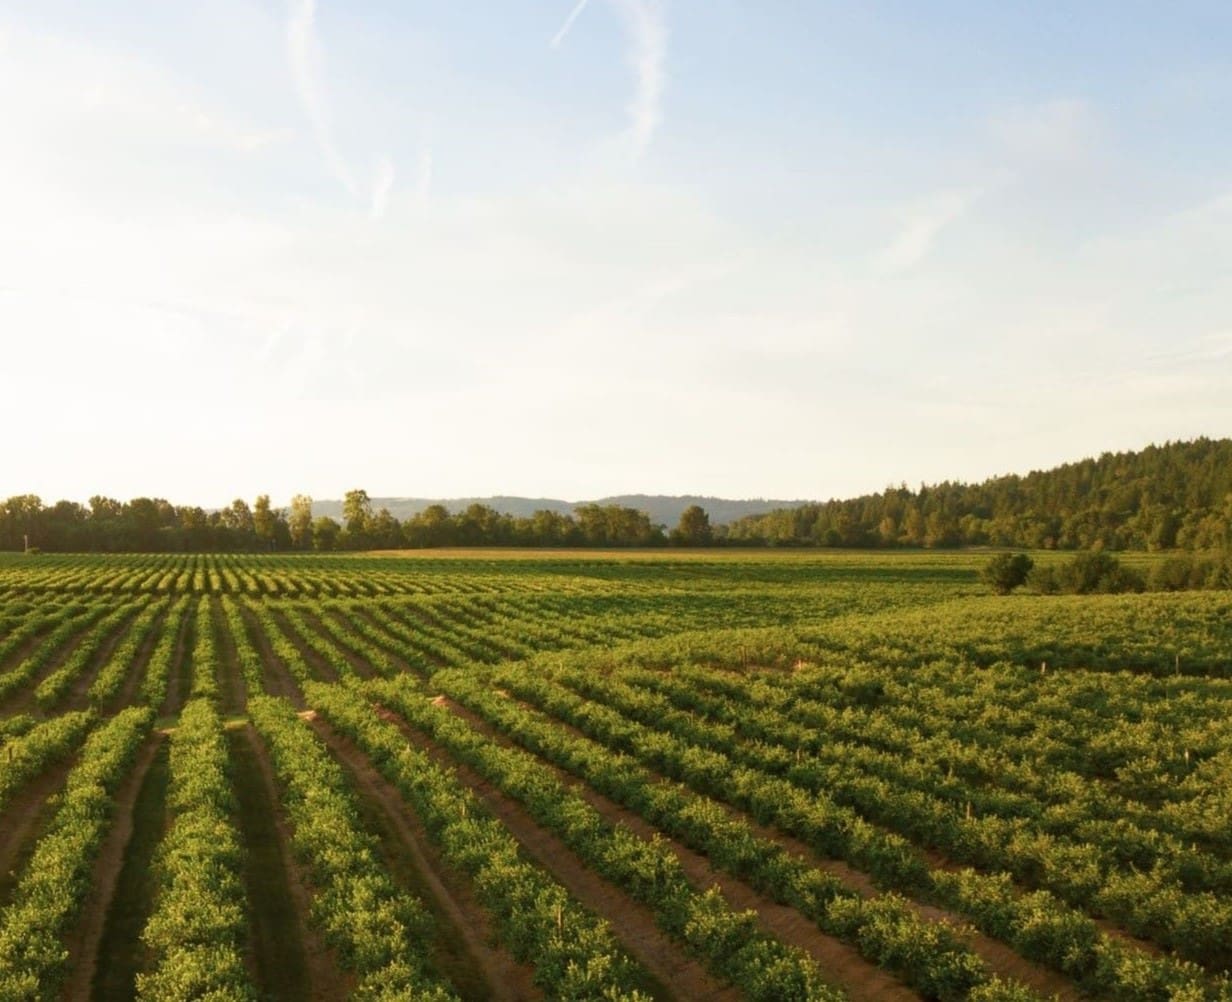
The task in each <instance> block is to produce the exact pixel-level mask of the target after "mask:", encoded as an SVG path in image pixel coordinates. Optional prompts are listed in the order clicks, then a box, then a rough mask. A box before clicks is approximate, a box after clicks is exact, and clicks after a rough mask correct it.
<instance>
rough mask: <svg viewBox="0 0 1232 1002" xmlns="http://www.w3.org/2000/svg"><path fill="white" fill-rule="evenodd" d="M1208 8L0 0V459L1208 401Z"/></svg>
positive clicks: (448, 467)
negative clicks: (0, 439)
mask: <svg viewBox="0 0 1232 1002" xmlns="http://www.w3.org/2000/svg"><path fill="white" fill-rule="evenodd" d="M1229 39H1232V5H1229V4H1227V3H1226V2H1222V0H1220V2H1209V3H1198V2H1184V0H1179V2H1177V3H1172V4H1166V5H1164V4H1158V3H1147V2H1137V0H1122V2H1116V3H1112V2H1096V0H1090V2H1084V3H1080V4H1075V3H1072V2H1069V0H1066V2H1055V3H1054V2H1031V3H1027V2H1009V3H994V4H989V3H986V2H949V0H933V2H929V3H924V4H921V3H918V2H908V0H898V2H879V0H870V2H867V3H858V4H857V3H850V2H847V3H834V2H827V0H809V2H805V0H791V2H788V0H756V2H754V0H743V2H737V0H581V2H577V0H560V2H558V0H529V2H524V3H517V4H512V3H508V2H494V0H468V2H465V3H462V2H444V0H433V2H415V3H405V2H394V0H346V2H345V3H344V2H342V0H206V2H194V0H182V2H176V3H173V4H168V3H165V2H158V0H143V2H133V0H114V2H108V3H105V4H104V3H100V2H98V0H90V2H83V0H39V2H37V3H36V2H21V3H15V2H12V0H0V374H2V375H3V384H2V389H0V421H3V424H4V427H5V428H6V429H7V433H6V434H5V436H4V453H3V460H2V461H0V496H8V495H11V494H17V493H27V492H32V493H37V494H40V495H41V496H42V497H43V498H44V500H46V501H49V502H50V501H52V500H55V499H58V498H71V499H74V500H80V501H84V500H85V499H86V498H88V497H89V496H91V495H93V494H106V495H110V496H113V497H118V498H122V499H127V498H129V497H134V496H138V495H148V496H158V497H165V498H168V499H170V500H172V501H174V502H176V503H184V504H202V505H222V504H225V503H227V502H228V501H229V500H230V499H231V498H233V497H237V496H240V497H245V498H249V499H251V498H252V497H255V496H256V495H257V494H258V493H268V494H270V495H271V496H272V497H273V499H274V501H275V503H276V504H278V503H285V502H286V500H287V499H289V497H290V496H291V495H292V494H293V493H297V492H304V493H308V494H311V495H313V496H315V497H317V498H331V497H340V496H341V495H342V494H343V493H344V492H345V491H346V490H348V489H351V488H354V487H362V488H364V489H366V490H367V491H368V492H369V494H371V495H372V496H374V497H375V496H431V497H450V496H484V495H492V494H517V495H529V496H551V497H560V498H567V499H571V500H580V499H585V498H593V497H600V496H604V495H611V494H618V493H632V492H641V493H662V494H683V493H690V494H715V495H723V496H728V497H777V498H817V499H824V498H829V497H843V496H850V495H854V494H859V493H864V492H867V491H875V490H879V489H882V488H883V487H885V486H887V485H889V484H898V483H900V482H907V483H910V484H916V483H918V482H921V481H928V482H936V481H941V480H966V481H971V480H980V479H983V478H985V477H988V476H992V475H997V474H1001V473H1007V472H1026V471H1027V470H1029V469H1035V468H1045V467H1049V466H1052V465H1056V464H1058V463H1061V462H1064V461H1067V460H1074V459H1078V458H1082V457H1083V456H1087V455H1096V454H1098V453H1100V452H1103V451H1106V450H1120V449H1132V448H1139V447H1142V446H1144V445H1146V444H1148V443H1150V442H1163V441H1165V440H1176V439H1184V438H1192V437H1195V436H1199V435H1208V436H1211V437H1223V436H1227V435H1232V131H1229V129H1228V128H1227V124H1228V122H1229V121H1232V60H1230V59H1229V58H1228V42H1229Z"/></svg>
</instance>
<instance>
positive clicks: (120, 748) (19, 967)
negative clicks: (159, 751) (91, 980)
mask: <svg viewBox="0 0 1232 1002" xmlns="http://www.w3.org/2000/svg"><path fill="white" fill-rule="evenodd" d="M152 722H153V714H152V713H151V712H150V711H149V710H148V709H146V708H144V707H130V708H128V709H126V710H122V711H121V712H120V713H118V714H117V715H116V716H114V717H112V718H111V720H109V721H107V723H105V724H103V725H102V726H101V727H99V728H98V729H97V730H95V731H94V732H93V733H92V734H91V735H90V737H89V738H88V739H87V740H86V743H85V746H84V748H83V749H82V753H81V760H80V762H78V764H77V765H76V766H75V767H74V768H73V770H72V772H70V773H69V777H68V783H67V786H66V788H65V791H64V794H63V796H62V797H61V799H60V803H59V807H58V808H57V810H56V814H55V817H54V818H53V819H52V821H51V824H50V827H49V828H48V830H47V832H46V833H45V834H44V835H43V836H42V838H40V839H39V841H38V844H37V845H36V846H35V849H34V854H33V856H32V857H31V858H30V861H29V863H28V864H27V865H26V867H25V869H24V870H23V872H22V874H21V877H20V879H19V882H18V884H17V888H16V890H15V892H14V895H13V900H12V902H11V903H10V904H9V906H8V907H7V908H5V909H4V911H3V912H0V1000H4V1002H17V1000H23V1002H26V1000H30V999H47V1000H50V999H55V998H57V997H58V994H59V987H60V981H61V979H62V978H63V976H64V973H65V968H66V965H67V961H68V950H67V949H66V948H65V946H64V943H63V942H62V941H61V934H62V933H63V932H64V930H65V929H67V928H68V926H69V924H70V923H71V921H72V920H73V918H74V916H75V915H76V914H77V912H78V910H79V908H80V906H81V903H82V901H83V900H84V899H85V896H86V894H87V893H88V891H89V889H90V885H91V874H92V870H93V865H94V860H95V856H96V854H97V852H98V849H99V846H100V845H101V844H102V841H103V837H104V836H105V834H106V832H107V829H108V827H109V826H110V820H111V813H112V810H113V802H112V797H113V794H114V793H115V790H116V787H118V786H119V784H120V782H121V781H122V780H123V778H124V776H125V775H126V774H127V772H128V769H129V766H130V765H131V764H132V761H133V757H134V756H135V755H136V753H137V749H138V748H139V747H140V746H141V745H142V743H143V742H144V741H145V740H146V738H147V736H148V735H149V732H150V725H151V723H152Z"/></svg>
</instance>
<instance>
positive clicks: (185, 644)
mask: <svg viewBox="0 0 1232 1002" xmlns="http://www.w3.org/2000/svg"><path fill="white" fill-rule="evenodd" d="M1040 559H1042V560H1045V561H1046V560H1047V559H1048V558H1047V557H1046V556H1043V557H1040ZM1136 559H1137V560H1138V561H1139V562H1142V563H1144V564H1145V563H1149V561H1150V560H1151V559H1153V558H1152V557H1150V556H1147V555H1143V556H1141V557H1138V558H1136ZM984 560H986V555H981V554H978V553H969V552H953V553H938V552H909V553H901V552H890V551H887V552H880V553H860V552H828V553H818V552H776V551H741V552H731V553H717V552H714V551H691V552H671V553H669V552H666V551H660V552H654V553H648V552H627V553H606V552H596V551H578V552H572V551H558V552H551V551H535V552H533V553H530V552H517V551H512V552H500V551H479V550H470V551H447V552H442V551H434V552H428V553H425V554H423V555H417V556H406V555H401V554H397V553H390V554H383V555H341V554H338V555H335V554H327V555H302V556H301V555H295V556H280V555H269V556H227V555H221V556H220V555H209V556H204V555H141V556H108V557H103V556H74V555H56V556H50V555H44V556H25V555H17V554H13V555H8V554H6V555H3V556H0V999H4V1000H7V999H26V998H49V999H51V998H74V999H78V998H90V997H94V998H108V999H112V998H141V999H189V998H200V997H204V996H207V995H208V996H209V997H211V998H215V999H258V998H273V999H303V998H343V997H355V998H361V999H402V998H425V999H434V1000H435V999H440V1000H444V999H484V998H498V999H522V998H562V997H563V998H576V999H582V998H595V999H599V998H609V999H613V998H630V999H632V998H646V999H650V998H665V999H673V998H674V999H690V1000H691V999H703V998H706V999H709V998H714V999H737V998H751V999H764V1000H792V999H823V1000H828V999H842V998H850V999H858V1000H871V999H904V1000H907V999H921V998H922V999H946V1000H949V999H974V1000H986V1002H987V1000H1026V999H1034V998H1051V997H1059V998H1062V999H1082V998H1093V999H1094V998H1100V999H1102V998H1109V999H1126V1000H1130V999H1152V1000H1153V999H1160V1000H1163V999H1177V1000H1186V1002H1198V1000H1224V1002H1228V1000H1232V983H1230V982H1229V976H1228V971H1229V969H1230V968H1232V822H1230V821H1229V819H1230V818H1232V713H1229V709H1230V707H1232V593H1229V592H1227V591H1213V592H1183V593H1172V594H1158V593H1157V594H1151V593H1148V594H1133V595H1100V596H1074V595H1049V596H1045V595H1034V594H1016V595H1011V596H1005V597H1001V596H995V595H992V594H990V593H989V590H988V589H987V588H986V587H985V586H983V585H981V584H980V583H979V581H978V570H979V568H980V566H981V565H982V563H983V562H984Z"/></svg>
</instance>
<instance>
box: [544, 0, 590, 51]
mask: <svg viewBox="0 0 1232 1002" xmlns="http://www.w3.org/2000/svg"><path fill="white" fill-rule="evenodd" d="M588 3H590V0H578V2H577V3H576V4H575V5H574V7H573V10H571V11H569V16H568V17H567V18H565V23H564V24H562V25H561V26H560V31H558V32H557V33H556V34H555V35H553V36H552V41H551V43H550V44H551V46H552V48H553V49H558V48H560V43H561V42H563V41H564V40H565V36H566V35H567V34H569V29H570V28H572V27H573V22H574V21H576V20H577V19H578V15H580V14H581V13H582V11H584V10H585V9H586V5H587V4H588Z"/></svg>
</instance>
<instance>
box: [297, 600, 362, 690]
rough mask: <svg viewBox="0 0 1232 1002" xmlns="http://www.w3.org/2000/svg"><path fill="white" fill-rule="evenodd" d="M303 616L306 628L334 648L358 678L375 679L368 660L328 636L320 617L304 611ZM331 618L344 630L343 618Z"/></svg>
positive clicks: (344, 622) (328, 633)
mask: <svg viewBox="0 0 1232 1002" xmlns="http://www.w3.org/2000/svg"><path fill="white" fill-rule="evenodd" d="M303 616H304V622H305V623H307V624H308V626H309V627H311V628H312V629H313V630H315V631H316V633H317V635H318V636H320V637H322V638H323V639H325V640H327V641H329V642H330V643H332V644H333V645H334V646H335V647H337V648H338V651H339V652H340V653H341V654H342V656H343V658H345V659H346V663H347V664H348V665H350V666H351V670H352V671H353V672H355V674H356V675H358V676H359V677H360V678H363V679H369V678H375V677H376V674H377V673H376V671H375V670H374V669H373V667H372V665H371V664H370V663H369V662H368V660H367V659H366V658H365V657H364V656H363V655H362V654H359V653H357V652H356V651H354V650H352V649H351V647H350V646H348V645H347V644H345V643H343V642H342V641H339V640H338V639H336V638H335V637H333V636H332V635H331V634H330V632H329V630H328V629H327V628H326V627H325V624H324V623H322V622H321V617H320V616H318V615H317V614H316V613H315V612H308V611H306V610H305V611H304V613H303ZM332 618H333V619H334V621H335V622H338V623H340V625H342V626H343V627H344V628H346V625H347V624H346V620H345V618H342V619H339V618H338V617H332Z"/></svg>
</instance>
